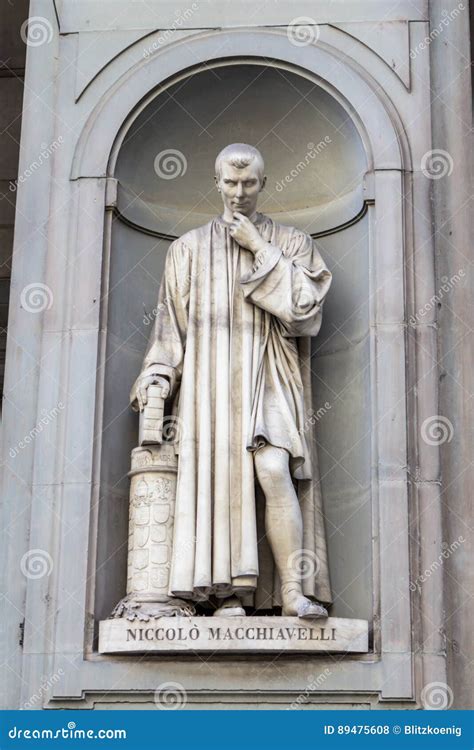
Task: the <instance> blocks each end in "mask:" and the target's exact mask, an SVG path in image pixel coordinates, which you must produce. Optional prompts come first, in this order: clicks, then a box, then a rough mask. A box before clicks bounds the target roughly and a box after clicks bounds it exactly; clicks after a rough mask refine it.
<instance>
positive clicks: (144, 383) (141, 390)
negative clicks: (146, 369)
mask: <svg viewBox="0 0 474 750" xmlns="http://www.w3.org/2000/svg"><path fill="white" fill-rule="evenodd" d="M150 385H159V386H161V390H162V397H163V398H164V399H165V398H167V397H168V395H169V392H170V384H169V382H168V381H167V379H166V378H163V377H161V375H144V376H143V377H142V378H140V379H139V381H138V385H137V403H138V409H139V411H143V409H144V408H145V405H146V403H147V401H148V388H149V386H150Z"/></svg>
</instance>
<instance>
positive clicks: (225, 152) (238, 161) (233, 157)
mask: <svg viewBox="0 0 474 750" xmlns="http://www.w3.org/2000/svg"><path fill="white" fill-rule="evenodd" d="M255 160H256V161H257V168H258V173H259V176H260V178H262V177H263V175H264V171H265V165H264V163H263V156H262V154H261V153H260V151H259V150H258V149H256V148H254V146H249V145H248V143H231V144H230V146H226V147H225V148H223V149H222V151H220V152H219V153H218V155H217V159H216V177H220V176H221V165H222V163H223V162H227V163H228V164H232V166H233V167H236V169H244V167H248V166H249V164H251V163H252V162H253V161H255Z"/></svg>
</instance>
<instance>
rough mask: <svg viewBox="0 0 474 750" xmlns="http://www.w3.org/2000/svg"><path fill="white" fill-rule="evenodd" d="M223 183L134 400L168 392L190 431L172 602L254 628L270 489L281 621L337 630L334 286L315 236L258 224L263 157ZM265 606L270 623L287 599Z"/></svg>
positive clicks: (183, 248)
mask: <svg viewBox="0 0 474 750" xmlns="http://www.w3.org/2000/svg"><path fill="white" fill-rule="evenodd" d="M215 172H216V175H215V181H216V185H217V189H218V191H219V193H220V194H221V196H222V200H223V204H224V211H223V213H222V215H221V216H218V217H217V218H215V219H213V220H212V221H210V222H209V223H208V224H206V225H205V226H202V227H199V228H198V229H194V230H192V231H190V232H187V233H186V234H184V235H183V236H182V237H180V238H179V239H177V240H176V241H174V242H173V243H172V245H171V246H170V248H169V250H168V254H167V258H166V267H165V271H164V277H163V280H162V283H161V288H160V292H159V300H158V306H157V311H158V312H157V316H156V320H155V324H154V330H153V334H152V336H151V339H150V342H149V346H148V349H147V352H146V355H145V359H144V362H143V367H142V370H141V373H140V375H139V377H138V378H137V381H136V382H135V384H134V386H133V389H132V393H131V400H132V404H133V405H134V407H135V408H138V409H139V410H142V409H143V408H144V405H145V404H146V402H147V389H148V387H149V386H150V385H151V384H160V385H161V386H162V388H163V394H164V395H165V397H166V398H169V399H171V400H172V402H173V413H174V414H175V415H176V416H177V418H178V419H179V424H180V425H181V430H180V437H179V442H178V443H177V445H176V450H177V453H178V456H179V469H178V479H177V494H176V507H175V527H174V542H173V553H172V556H173V559H172V565H171V573H170V595H171V596H174V597H180V598H184V599H188V600H191V601H194V602H203V601H207V600H209V598H213V597H217V598H218V603H219V605H220V606H219V607H218V609H217V610H216V612H215V614H219V615H221V616H222V615H226V616H232V615H236V616H242V615H245V610H244V609H243V606H242V597H244V601H245V599H247V600H248V595H249V594H251V593H252V592H255V591H256V590H258V584H259V555H258V548H259V544H260V541H261V540H260V539H259V538H258V534H257V508H256V504H257V501H258V498H259V497H260V496H261V493H260V489H261V490H262V491H263V495H264V497H265V535H266V538H267V541H268V543H269V545H270V549H271V552H272V555H273V560H274V563H275V565H276V568H277V571H278V577H276V579H275V580H276V581H279V583H278V585H279V587H280V591H279V592H277V594H279V596H280V602H281V605H282V613H283V615H291V616H298V617H306V618H317V617H326V616H327V611H326V609H325V607H324V606H323V604H328V603H330V602H331V592H330V586H329V576H328V570H327V557H326V541H325V535H324V523H323V516H322V509H321V494H320V489H319V476H318V466H317V458H316V452H315V446H314V439H313V434H312V433H313V424H314V419H311V415H314V412H313V411H312V409H311V406H312V404H311V379H310V374H311V369H310V358H311V346H310V337H311V336H315V335H316V334H317V333H318V331H319V329H320V326H321V309H322V304H323V300H324V298H325V296H326V294H327V292H328V289H329V287H330V284H331V274H330V272H329V271H328V269H327V268H326V266H325V264H324V262H323V260H322V258H321V256H320V254H319V251H318V249H317V247H316V245H315V243H314V241H313V240H312V238H311V237H310V236H308V235H307V234H305V233H304V232H302V231H300V230H298V229H294V228H292V227H287V226H283V225H280V224H277V223H276V222H274V221H273V220H272V219H270V218H269V217H267V216H265V215H263V214H261V213H257V210H256V209H257V199H258V196H259V194H260V192H261V191H262V190H263V188H264V186H265V181H266V177H265V175H264V163H263V159H262V156H261V154H260V152H259V151H258V150H257V149H256V148H253V147H252V146H249V145H246V144H242V143H235V144H232V145H230V146H227V147H226V148H224V149H223V150H222V151H221V152H220V153H219V155H218V157H217V159H216V167H215ZM257 484H258V486H259V488H260V489H259V492H258V494H257V493H256V486H257ZM305 558H306V560H305ZM305 562H306V563H308V564H309V566H310V567H311V565H313V570H312V571H311V570H310V572H309V575H308V572H307V570H306V572H305ZM267 579H268V576H267ZM265 595H266V606H265V597H263V598H262V596H260V602H261V608H266V609H270V608H271V607H272V605H273V604H274V603H275V601H278V596H277V597H275V595H274V592H273V591H266V592H265ZM262 602H263V605H262Z"/></svg>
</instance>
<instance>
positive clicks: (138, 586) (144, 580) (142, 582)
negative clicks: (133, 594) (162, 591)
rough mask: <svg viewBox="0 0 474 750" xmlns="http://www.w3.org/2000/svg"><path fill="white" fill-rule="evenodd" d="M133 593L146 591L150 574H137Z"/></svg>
mask: <svg viewBox="0 0 474 750" xmlns="http://www.w3.org/2000/svg"><path fill="white" fill-rule="evenodd" d="M132 580H133V586H132V590H133V591H146V590H147V588H148V573H135V574H134V576H133V579H132Z"/></svg>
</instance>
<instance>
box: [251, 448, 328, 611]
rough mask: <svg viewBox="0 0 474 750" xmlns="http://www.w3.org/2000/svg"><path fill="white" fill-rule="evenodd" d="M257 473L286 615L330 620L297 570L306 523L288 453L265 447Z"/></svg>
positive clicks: (257, 456) (258, 454)
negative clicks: (306, 591) (308, 594)
mask: <svg viewBox="0 0 474 750" xmlns="http://www.w3.org/2000/svg"><path fill="white" fill-rule="evenodd" d="M255 470H256V473H257V478H258V481H259V483H260V486H261V488H262V490H263V493H264V495H265V502H266V507H265V526H266V532H267V537H268V541H269V543H270V547H271V550H272V553H273V558H274V560H275V564H276V566H277V568H278V572H279V574H280V580H281V596H282V603H283V614H284V615H290V616H293V617H295V616H296V617H304V618H308V619H316V618H318V617H327V615H328V613H327V610H326V609H325V607H323V606H322V605H321V604H319V603H318V602H313V601H311V600H310V599H308V598H307V597H306V596H304V594H303V589H302V585H301V571H299V570H298V558H299V557H300V555H299V553H300V551H301V550H302V548H303V520H302V517H301V509H300V505H299V500H298V496H297V494H296V492H295V488H294V486H293V482H292V479H291V475H290V467H289V453H288V451H286V450H285V449H284V448H276V447H275V446H273V445H265V446H264V447H263V448H260V449H259V450H258V451H257V452H256V453H255Z"/></svg>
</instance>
